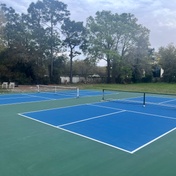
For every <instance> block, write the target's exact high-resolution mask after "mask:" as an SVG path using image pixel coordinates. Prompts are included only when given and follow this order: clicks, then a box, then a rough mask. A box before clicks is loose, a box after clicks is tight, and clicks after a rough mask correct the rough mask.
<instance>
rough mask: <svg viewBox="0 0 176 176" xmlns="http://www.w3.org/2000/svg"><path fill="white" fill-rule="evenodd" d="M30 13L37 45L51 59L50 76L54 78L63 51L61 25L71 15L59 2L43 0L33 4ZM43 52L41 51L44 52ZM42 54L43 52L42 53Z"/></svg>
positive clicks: (29, 9) (65, 6)
mask: <svg viewBox="0 0 176 176" xmlns="http://www.w3.org/2000/svg"><path fill="white" fill-rule="evenodd" d="M28 13H29V17H30V21H31V26H32V25H33V26H32V30H33V36H35V37H37V38H36V39H37V40H35V44H36V45H38V48H39V49H42V50H43V51H44V54H45V56H46V57H49V58H50V63H49V65H50V66H49V75H50V79H51V80H52V78H53V76H54V75H53V73H54V72H53V71H54V61H55V59H56V58H58V57H57V55H58V53H59V52H60V50H61V47H62V44H61V40H60V33H61V32H60V28H59V25H61V23H62V22H63V21H64V19H66V18H68V16H69V15H70V13H69V11H68V10H67V5H66V4H64V3H62V2H60V1H58V0H43V1H38V2H36V4H35V3H31V5H30V7H29V8H28ZM42 50H41V51H42ZM40 54H41V52H40Z"/></svg>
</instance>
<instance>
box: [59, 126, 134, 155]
mask: <svg viewBox="0 0 176 176" xmlns="http://www.w3.org/2000/svg"><path fill="white" fill-rule="evenodd" d="M58 129H60V130H63V131H66V132H69V133H71V134H74V135H77V136H80V137H83V138H86V139H89V140H91V141H95V142H98V143H100V144H103V145H106V146H109V147H112V148H115V149H118V150H121V151H123V152H126V153H130V154H133V153H132V152H130V151H128V150H125V149H123V148H120V147H117V146H114V145H111V144H108V143H106V142H102V141H99V140H97V139H94V138H91V137H88V136H85V135H82V134H80V133H76V132H73V131H70V130H67V129H64V128H61V127H59V126H58Z"/></svg>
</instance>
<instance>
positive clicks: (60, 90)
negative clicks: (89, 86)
mask: <svg viewBox="0 0 176 176" xmlns="http://www.w3.org/2000/svg"><path fill="white" fill-rule="evenodd" d="M37 91H38V92H45V93H54V94H58V95H59V94H64V95H66V96H67V95H68V96H70V95H71V96H73V97H76V98H78V97H79V88H78V87H69V86H49V85H37Z"/></svg>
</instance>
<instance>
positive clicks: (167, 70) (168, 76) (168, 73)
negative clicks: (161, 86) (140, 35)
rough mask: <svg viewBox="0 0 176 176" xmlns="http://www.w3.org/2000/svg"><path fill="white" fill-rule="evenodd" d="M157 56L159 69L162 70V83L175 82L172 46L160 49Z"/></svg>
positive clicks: (175, 69)
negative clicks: (158, 56) (158, 57)
mask: <svg viewBox="0 0 176 176" xmlns="http://www.w3.org/2000/svg"><path fill="white" fill-rule="evenodd" d="M159 55H160V57H161V59H160V64H161V67H162V68H163V69H164V74H163V79H164V81H166V82H176V47H175V46H174V45H173V44H169V45H168V46H167V47H160V48H159Z"/></svg>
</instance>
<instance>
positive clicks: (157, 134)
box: [19, 96, 176, 154]
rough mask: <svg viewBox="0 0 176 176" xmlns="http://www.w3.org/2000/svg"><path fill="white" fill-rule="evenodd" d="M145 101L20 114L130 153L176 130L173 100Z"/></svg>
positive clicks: (118, 102)
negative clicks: (143, 104)
mask: <svg viewBox="0 0 176 176" xmlns="http://www.w3.org/2000/svg"><path fill="white" fill-rule="evenodd" d="M137 99H138V97H136V98H133V99H132V98H130V100H134V101H136V100H137ZM147 101H148V104H147V105H146V106H145V107H143V106H142V105H141V104H132V103H124V102H121V101H116V102H114V101H113V102H112V101H108V102H105V101H104V102H97V103H93V104H83V105H76V106H69V107H64V108H55V109H48V110H41V111H37V112H26V113H20V114H19V115H21V116H23V117H26V118H29V119H32V120H35V121H38V122H41V123H44V124H47V125H50V126H53V127H55V128H58V129H60V130H64V131H67V132H70V133H73V134H76V135H79V136H81V137H85V138H87V139H90V140H93V141H96V142H99V143H101V144H105V145H107V146H110V147H113V148H116V149H119V150H122V151H125V152H128V153H131V154H133V153H134V152H137V151H138V150H140V149H142V148H144V147H145V146H147V145H149V144H151V143H152V142H154V141H156V140H158V139H160V138H161V137H164V136H165V135H166V134H168V133H170V132H172V131H174V130H175V129H176V108H175V107H176V99H172V98H161V97H159V98H158V97H152V96H149V97H147ZM155 103H157V104H155ZM168 105H169V106H168ZM170 105H173V106H170Z"/></svg>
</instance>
